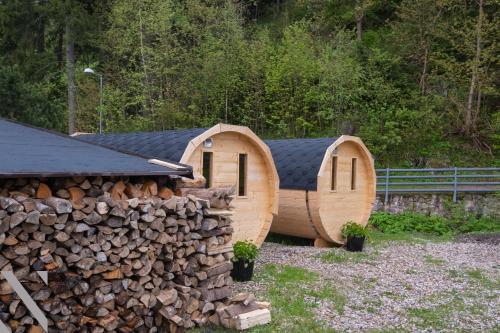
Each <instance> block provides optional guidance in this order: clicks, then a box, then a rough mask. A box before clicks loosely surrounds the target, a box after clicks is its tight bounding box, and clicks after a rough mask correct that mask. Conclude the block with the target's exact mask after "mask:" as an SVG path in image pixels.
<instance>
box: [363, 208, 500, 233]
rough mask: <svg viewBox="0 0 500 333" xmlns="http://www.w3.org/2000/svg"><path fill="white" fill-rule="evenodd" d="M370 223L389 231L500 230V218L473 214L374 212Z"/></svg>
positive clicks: (466, 231) (460, 231)
mask: <svg viewBox="0 0 500 333" xmlns="http://www.w3.org/2000/svg"><path fill="white" fill-rule="evenodd" d="M370 224H371V225H372V226H373V227H375V228H376V229H378V230H380V231H382V232H384V233H388V234H398V233H405V232H420V233H428V234H434V235H447V234H456V233H468V232H500V220H499V219H498V218H494V217H481V218H477V217H475V216H473V215H469V214H462V215H460V216H459V215H458V214H455V215H453V216H451V217H449V218H445V217H441V216H435V215H432V216H426V215H422V214H417V213H400V214H390V213H373V214H372V215H371V217H370Z"/></svg>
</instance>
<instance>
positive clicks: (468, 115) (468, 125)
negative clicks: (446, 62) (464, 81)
mask: <svg viewBox="0 0 500 333" xmlns="http://www.w3.org/2000/svg"><path fill="white" fill-rule="evenodd" d="M483 16H484V13H483V0H479V16H478V19H477V25H476V54H475V56H474V63H473V65H472V66H473V67H472V77H471V81H470V88H469V96H468V98H467V109H466V112H465V134H466V135H470V134H471V132H472V128H473V125H474V124H473V119H472V112H473V103H474V102H473V101H474V92H475V90H476V85H477V81H478V72H479V61H480V60H481V26H482V23H483Z"/></svg>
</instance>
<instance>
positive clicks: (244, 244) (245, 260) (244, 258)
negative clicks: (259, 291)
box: [231, 241, 259, 281]
mask: <svg viewBox="0 0 500 333" xmlns="http://www.w3.org/2000/svg"><path fill="white" fill-rule="evenodd" d="M233 252H234V258H233V270H232V271H231V277H232V278H233V279H234V280H235V281H250V280H251V279H252V276H253V265H254V262H255V259H256V258H257V255H258V254H259V249H258V248H257V246H256V245H255V244H253V243H252V242H249V241H237V242H236V243H234V245H233Z"/></svg>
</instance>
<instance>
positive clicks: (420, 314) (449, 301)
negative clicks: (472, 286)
mask: <svg viewBox="0 0 500 333" xmlns="http://www.w3.org/2000/svg"><path fill="white" fill-rule="evenodd" d="M464 296H466V295H465V294H463V292H460V293H459V292H456V291H453V292H445V293H436V294H433V295H432V296H430V297H429V300H431V301H432V302H433V303H436V304H437V305H436V306H432V307H428V308H409V309H407V314H408V317H409V319H410V321H411V322H413V323H414V324H415V325H416V326H417V327H418V328H420V329H431V330H432V331H439V330H444V329H449V328H450V326H449V325H450V322H451V320H452V315H453V314H456V313H464V314H472V315H481V314H482V313H484V306H483V305H479V304H475V303H474V302H473V303H471V302H465V301H464ZM443 299H444V300H445V301H444V302H443V301H442V300H443ZM440 300H441V301H440Z"/></svg>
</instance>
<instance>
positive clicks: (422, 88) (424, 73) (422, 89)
mask: <svg viewBox="0 0 500 333" xmlns="http://www.w3.org/2000/svg"><path fill="white" fill-rule="evenodd" d="M428 54H429V46H428V45H427V44H426V45H425V50H424V64H423V68H422V74H421V76H420V94H422V95H425V91H426V87H425V78H426V76H427V61H428V60H427V58H428Z"/></svg>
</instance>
